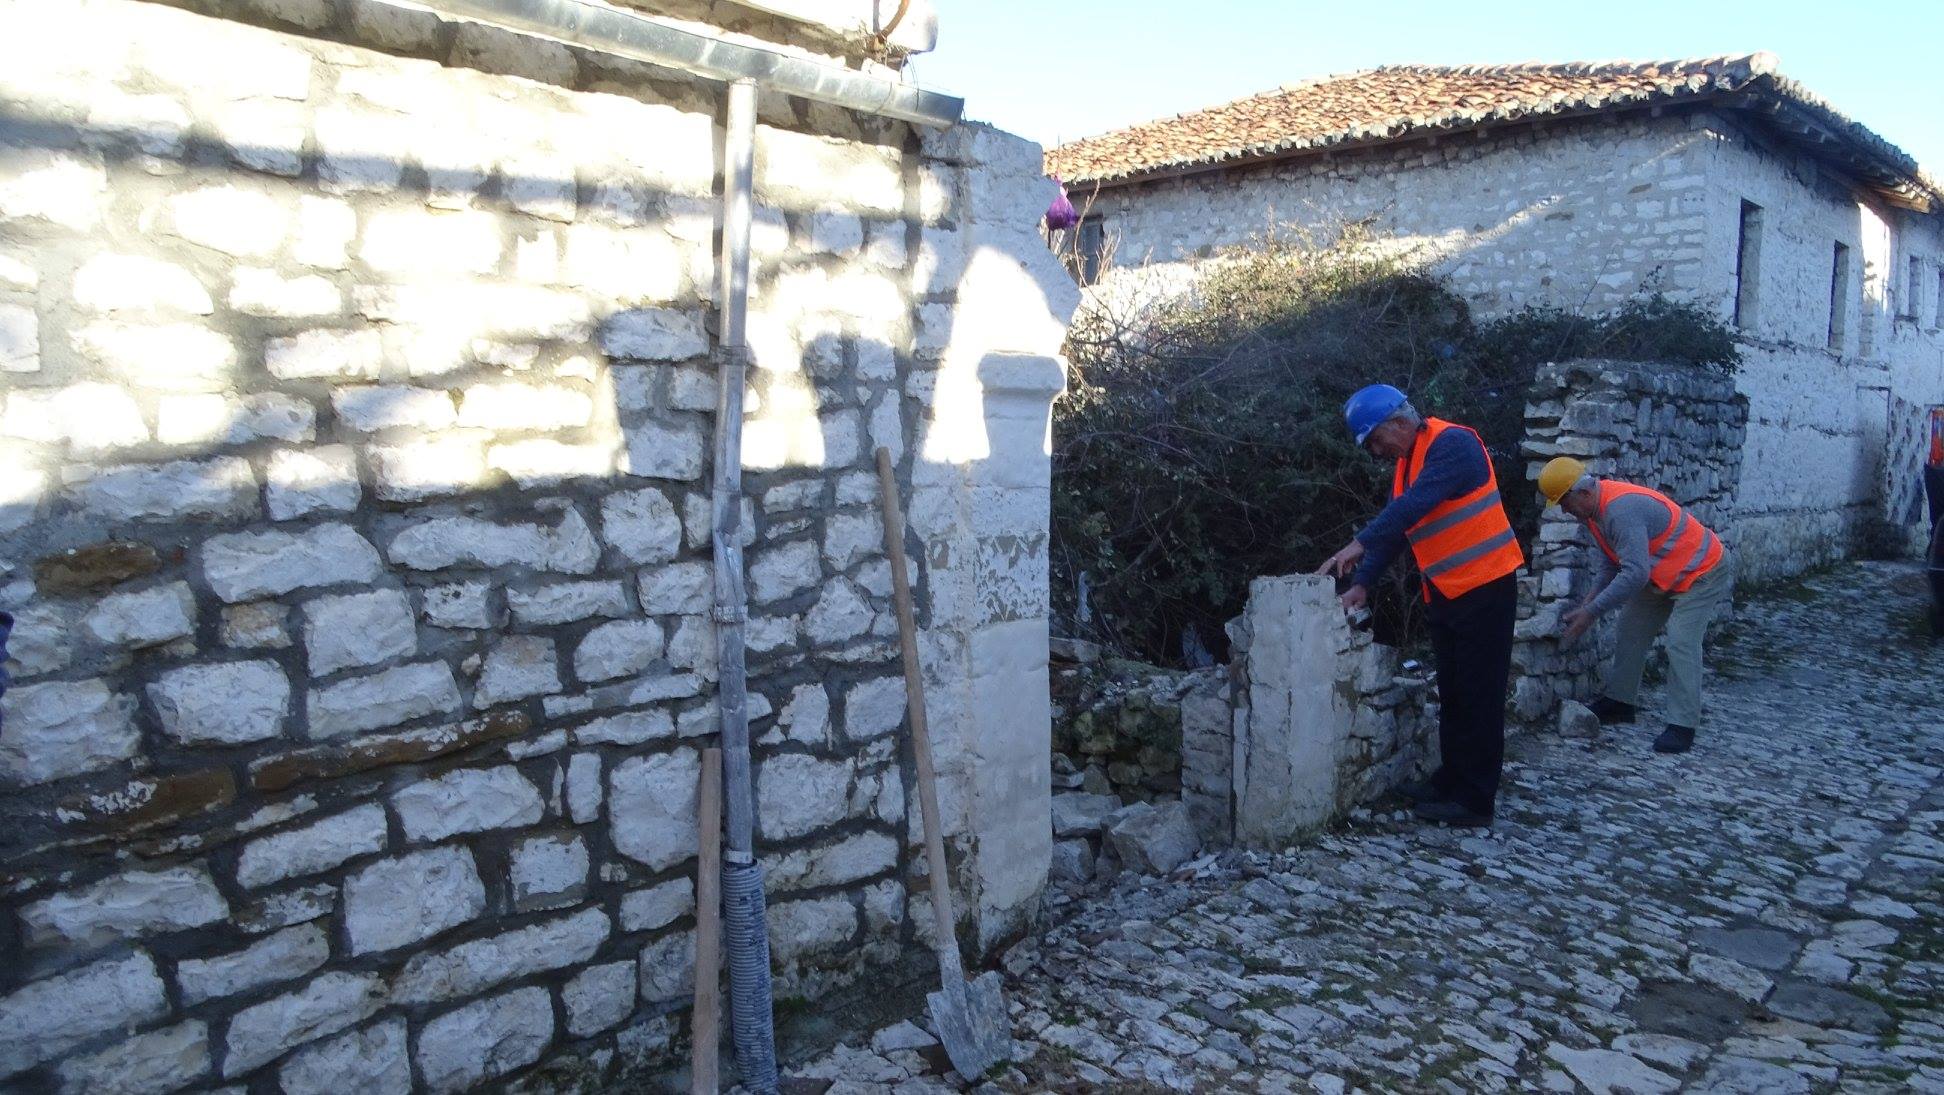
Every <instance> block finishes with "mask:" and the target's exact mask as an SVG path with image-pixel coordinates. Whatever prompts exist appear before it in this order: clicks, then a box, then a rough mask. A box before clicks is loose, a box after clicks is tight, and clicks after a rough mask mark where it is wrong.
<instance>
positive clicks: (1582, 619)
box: [1559, 608, 1599, 646]
mask: <svg viewBox="0 0 1944 1095" xmlns="http://www.w3.org/2000/svg"><path fill="white" fill-rule="evenodd" d="M1598 618H1599V617H1597V616H1595V615H1593V614H1592V613H1591V612H1588V611H1587V610H1585V609H1584V608H1576V609H1574V610H1572V611H1571V612H1568V613H1567V614H1566V615H1564V616H1561V617H1560V618H1559V622H1560V623H1561V624H1563V625H1565V626H1564V627H1563V628H1562V629H1561V632H1560V640H1559V641H1560V642H1561V643H1562V644H1564V645H1567V646H1570V645H1572V644H1573V643H1576V642H1578V641H1579V637H1580V636H1581V635H1584V634H1586V632H1587V630H1588V629H1590V628H1591V627H1592V626H1593V621H1595V620H1596V619H1598Z"/></svg>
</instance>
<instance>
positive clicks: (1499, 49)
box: [914, 0, 1944, 176]
mask: <svg viewBox="0 0 1944 1095" xmlns="http://www.w3.org/2000/svg"><path fill="white" fill-rule="evenodd" d="M935 3H936V4H937V7H938V12H939V50H938V52H937V53H935V54H932V55H929V56H926V57H921V58H919V59H918V60H917V61H916V62H915V65H916V68H915V70H914V71H915V72H916V74H917V78H918V81H919V82H920V83H922V84H924V85H926V86H928V87H935V88H937V89H939V90H941V91H948V92H951V93H953V94H956V95H963V96H964V97H965V99H966V113H967V115H968V116H970V117H972V118H976V119H978V120H981V121H989V122H992V123H994V124H996V125H999V126H1001V127H1003V128H1006V129H1010V130H1012V131H1013V132H1015V133H1021V134H1024V135H1025V136H1028V137H1031V138H1033V139H1034V140H1036V141H1039V142H1041V143H1042V144H1053V143H1057V142H1059V141H1062V140H1072V139H1074V138H1076V137H1084V136H1089V135H1091V134H1094V133H1100V132H1104V131H1106V130H1109V129H1116V128H1119V127H1120V126H1124V125H1130V124H1132V123H1134V122H1139V121H1145V120H1147V119H1150V118H1156V117H1162V116H1165V115H1169V114H1178V113H1181V112H1183V111H1188V110H1194V109H1197V108H1199V107H1203V106H1208V105H1211V104H1214V103H1219V102H1225V101H1227V100H1229V99H1236V98H1240V97H1242V96H1244V95H1250V94H1253V93H1255V92H1258V91H1264V90H1267V89H1269V88H1272V87H1275V86H1277V85H1278V84H1283V83H1288V82H1290V81H1293V80H1300V79H1304V78H1306V77H1312V76H1323V75H1328V74H1330V73H1336V72H1350V71H1354V70H1356V69H1361V68H1370V67H1374V66H1376V65H1383V64H1406V63H1413V62H1416V63H1425V64H1469V63H1484V64H1490V63H1503V62H1508V61H1530V60H1543V61H1568V60H1610V59H1614V58H1629V59H1648V58H1667V57H1703V56H1711V55H1714V54H1723V53H1750V52H1754V51H1756V50H1768V51H1770V52H1772V53H1775V54H1776V55H1778V56H1779V57H1780V58H1781V60H1782V71H1783V73H1784V74H1785V75H1788V76H1791V77H1793V78H1794V79H1796V80H1798V81H1800V82H1802V83H1803V84H1806V85H1807V86H1808V87H1809V88H1810V89H1811V90H1813V91H1815V92H1816V93H1817V94H1819V95H1821V96H1822V97H1823V98H1825V99H1827V100H1829V101H1830V102H1831V103H1833V104H1835V106H1836V107H1837V109H1839V110H1842V111H1843V112H1845V113H1847V114H1848V115H1849V116H1850V117H1852V118H1855V119H1856V120H1858V121H1860V122H1862V123H1863V124H1864V125H1867V126H1869V127H1870V128H1871V129H1874V130H1875V131H1876V132H1877V133H1879V134H1881V135H1882V136H1884V137H1885V138H1887V139H1889V140H1890V141H1891V143H1893V144H1896V145H1898V146H1899V147H1901V148H1902V149H1903V150H1904V151H1906V152H1909V153H1910V154H1911V155H1913V156H1915V157H1917V159H1918V160H1919V161H1920V162H1921V163H1922V164H1923V165H1924V167H1925V169H1926V170H1928V171H1929V172H1930V173H1931V174H1932V175H1933V176H1940V175H1944V3H1938V2H1937V0H1927V2H1926V0H1882V2H1879V3H1874V4H1869V5H1864V6H1860V7H1849V8H1847V9H1845V8H1844V7H1842V6H1840V5H1836V4H1830V3H1827V2H1824V3H1802V2H1797V0H1781V2H1770V3H1760V4H1757V3H1742V2H1735V3H1717V2H1713V0H1685V2H1678V3H1677V2H1668V0H1629V2H1627V3H1624V4H1585V3H1563V2H1558V3H1553V4H1543V5H1542V4H1513V3H1492V2H1485V0H1473V2H1472V3H1467V4H1462V5H1461V4H1453V3H1450V0H1445V2H1444V3H1429V2H1420V0H1410V2H1384V0H1364V2H1361V3H1343V2H1341V0H1334V2H1329V3H1311V2H1307V0H1200V2H1199V3H1181V2H1179V0H1166V2H1164V0H1067V2H1066V3H1047V2H1033V3H1029V2H1027V0H935ZM1454 8H1456V9H1459V10H1462V11H1464V12H1465V13H1466V15H1467V17H1466V18H1463V19H1455V18H1453V17H1452V15H1451V14H1450V13H1451V11H1452V10H1453V9H1454Z"/></svg>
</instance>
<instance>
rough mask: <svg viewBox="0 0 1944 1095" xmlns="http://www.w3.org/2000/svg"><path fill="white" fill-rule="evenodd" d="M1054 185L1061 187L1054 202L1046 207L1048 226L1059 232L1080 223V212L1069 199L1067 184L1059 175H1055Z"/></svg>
mask: <svg viewBox="0 0 1944 1095" xmlns="http://www.w3.org/2000/svg"><path fill="white" fill-rule="evenodd" d="M1053 185H1054V186H1057V187H1059V188H1060V193H1059V196H1058V197H1056V198H1054V199H1053V204H1052V205H1049V206H1047V207H1046V227H1048V228H1049V229H1052V230H1053V231H1056V232H1057V231H1060V230H1062V229H1066V228H1072V227H1073V226H1074V225H1076V224H1079V223H1080V214H1079V212H1078V211H1076V210H1075V209H1074V208H1073V203H1072V202H1071V201H1068V200H1067V192H1066V185H1065V184H1063V183H1061V182H1060V177H1059V176H1058V175H1055V176H1053Z"/></svg>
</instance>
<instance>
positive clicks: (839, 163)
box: [756, 125, 1045, 217]
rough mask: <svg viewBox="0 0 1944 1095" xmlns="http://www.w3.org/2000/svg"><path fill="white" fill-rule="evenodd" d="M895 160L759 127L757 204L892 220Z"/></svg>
mask: <svg viewBox="0 0 1944 1095" xmlns="http://www.w3.org/2000/svg"><path fill="white" fill-rule="evenodd" d="M900 159H901V156H900V154H899V152H898V150H896V149H894V148H888V147H885V146H881V145H874V144H864V143H862V142H857V141H845V140H839V139H835V138H830V137H822V136H816V135H813V134H807V133H795V132H791V131H789V130H783V129H773V128H771V127H769V126H765V125H759V126H757V127H756V196H757V200H759V201H761V202H762V203H763V204H765V205H774V206H780V207H783V208H810V209H820V208H833V209H834V208H843V209H849V210H855V211H859V212H865V213H875V214H878V215H880V216H892V217H895V216H898V215H900V214H902V212H903V207H904V180H903V169H902V165H901V163H900ZM1044 206H1045V203H1044V202H1042V203H1040V206H1039V207H1040V208H1044Z"/></svg>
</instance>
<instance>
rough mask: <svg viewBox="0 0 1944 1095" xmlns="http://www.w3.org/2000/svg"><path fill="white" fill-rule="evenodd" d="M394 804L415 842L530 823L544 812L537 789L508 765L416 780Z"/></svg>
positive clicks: (401, 824) (545, 809)
mask: <svg viewBox="0 0 1944 1095" xmlns="http://www.w3.org/2000/svg"><path fill="white" fill-rule="evenodd" d="M392 809H393V810H394V811H395V812H396V813H397V814H398V822H399V825H400V826H402V827H403V828H404V830H405V836H406V838H407V839H409V840H414V841H435V840H444V839H445V838H446V837H449V836H453V835H455V834H457V833H482V832H486V831H488V830H492V829H509V828H516V827H518V826H522V825H533V824H536V823H537V822H539V820H540V819H541V818H542V817H545V816H546V812H547V807H546V803H544V802H543V801H541V798H540V792H539V790H538V789H537V788H535V787H534V786H533V784H532V783H531V782H530V781H529V780H528V779H527V778H526V777H525V776H523V775H521V774H520V771H519V769H517V768H514V767H512V766H511V765H508V766H506V767H503V768H461V769H459V770H457V771H455V772H450V773H448V774H446V775H443V776H440V777H438V778H437V779H426V780H420V781H419V782H417V783H414V784H411V785H410V786H408V787H406V788H405V789H403V790H401V791H399V792H398V793H396V794H394V795H392Z"/></svg>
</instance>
